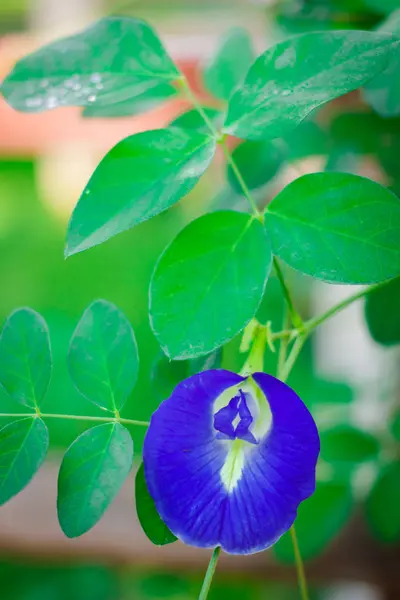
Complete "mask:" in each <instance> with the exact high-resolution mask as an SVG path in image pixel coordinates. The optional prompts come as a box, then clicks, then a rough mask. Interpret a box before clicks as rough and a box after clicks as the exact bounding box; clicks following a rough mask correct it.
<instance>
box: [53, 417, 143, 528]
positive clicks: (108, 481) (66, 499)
mask: <svg viewBox="0 0 400 600" xmlns="http://www.w3.org/2000/svg"><path fill="white" fill-rule="evenodd" d="M132 459H133V442H132V438H131V435H130V433H129V431H128V430H127V429H126V428H125V427H123V426H122V425H121V424H120V423H116V422H114V423H106V424H105V425H98V426H97V427H93V428H92V429H89V430H88V431H85V433H83V434H82V435H80V436H79V437H78V438H77V439H76V440H75V441H74V443H73V444H72V445H71V446H70V447H69V448H68V450H67V451H66V453H65V455H64V458H63V461H62V463H61V468H60V473H59V476H58V497H57V511H58V520H59V522H60V525H61V529H62V530H63V532H64V533H65V535H66V536H67V537H71V538H72V537H78V536H80V535H82V534H83V533H86V531H89V529H91V528H92V527H93V526H94V525H95V524H96V523H97V522H98V521H99V520H100V519H101V517H102V516H103V514H104V513H105V511H106V510H107V508H108V507H109V506H110V504H111V503H112V502H113V500H114V499H115V497H116V496H117V494H118V492H119V490H120V489H121V486H122V484H123V483H124V481H125V479H126V477H127V476H128V474H129V471H130V469H131V466H132Z"/></svg>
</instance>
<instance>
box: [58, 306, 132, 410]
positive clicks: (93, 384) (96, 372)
mask: <svg viewBox="0 0 400 600" xmlns="http://www.w3.org/2000/svg"><path fill="white" fill-rule="evenodd" d="M68 367H69V372H70V374H71V377H72V380H73V382H74V383H75V385H76V387H77V388H78V390H79V391H80V392H81V394H83V395H84V396H85V397H86V398H87V399H88V400H90V401H91V402H93V403H94V404H97V405H98V406H101V408H104V409H106V410H109V411H111V412H114V413H115V412H117V411H119V410H120V409H121V408H122V407H123V405H124V404H125V402H126V400H127V399H128V396H129V394H130V393H131V392H132V390H133V388H134V386H135V383H136V380H137V375H138V368H139V356H138V349H137V344H136V339H135V334H134V332H133V329H132V327H131V325H130V323H129V321H128V319H127V318H126V317H125V315H124V313H123V312H122V311H120V310H119V309H118V308H117V307H116V306H114V304H111V303H110V302H106V301H105V300H97V302H93V304H91V305H90V306H89V307H88V308H87V309H86V310H85V312H84V313H83V315H82V318H81V320H80V321H79V323H78V326H77V328H76V329H75V332H74V334H73V336H72V339H71V344H70V348H69V353H68Z"/></svg>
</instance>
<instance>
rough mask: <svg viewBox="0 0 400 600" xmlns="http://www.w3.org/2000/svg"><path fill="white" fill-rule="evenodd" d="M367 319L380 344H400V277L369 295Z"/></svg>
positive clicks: (374, 337) (366, 307)
mask: <svg viewBox="0 0 400 600" xmlns="http://www.w3.org/2000/svg"><path fill="white" fill-rule="evenodd" d="M365 318H366V320H367V324H368V329H369V332H370V334H371V335H372V337H373V339H374V340H375V341H376V342H378V344H383V345H384V346H393V345H395V344H400V277H397V278H396V279H392V280H391V281H389V283H387V284H385V285H384V286H382V287H380V288H378V289H376V290H375V291H373V292H371V293H370V294H368V296H367V299H366V302H365Z"/></svg>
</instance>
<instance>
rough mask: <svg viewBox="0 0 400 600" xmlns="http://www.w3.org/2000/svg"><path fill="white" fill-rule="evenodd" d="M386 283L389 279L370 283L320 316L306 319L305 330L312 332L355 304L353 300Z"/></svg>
mask: <svg viewBox="0 0 400 600" xmlns="http://www.w3.org/2000/svg"><path fill="white" fill-rule="evenodd" d="M385 283H387V281H384V282H383V283H375V284H374V285H370V286H368V287H367V288H364V289H362V290H360V291H358V292H356V293H355V294H353V295H352V296H349V297H348V298H345V299H344V300H342V302H339V304H335V306H332V308H329V309H328V310H327V311H326V312H324V313H322V314H321V315H319V316H318V317H314V318H313V319H310V320H309V321H306V322H305V323H304V331H306V332H307V333H310V332H311V331H313V330H314V329H315V328H316V327H318V326H319V325H321V324H322V323H324V322H325V321H327V320H328V319H330V318H331V317H333V316H335V315H336V314H337V313H338V312H340V311H341V310H343V309H344V308H347V307H348V306H350V304H353V302H355V301H356V300H360V298H363V297H364V296H367V295H368V294H370V293H371V292H374V291H375V290H377V289H378V288H380V287H382V286H383V285H385Z"/></svg>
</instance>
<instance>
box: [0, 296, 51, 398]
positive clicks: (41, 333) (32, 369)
mask: <svg viewBox="0 0 400 600" xmlns="http://www.w3.org/2000/svg"><path fill="white" fill-rule="evenodd" d="M51 367H52V365H51V349H50V338H49V330H48V328H47V325H46V322H45V321H44V319H43V318H42V317H41V316H40V315H39V314H38V313H37V312H35V311H33V310H31V309H30V308H20V309H18V310H16V311H14V312H13V313H12V314H11V315H10V316H9V317H8V319H7V321H6V322H5V324H4V327H3V332H2V334H1V337H0V384H1V385H2V386H3V387H4V389H5V390H6V392H7V393H8V394H9V395H10V396H11V398H13V399H14V400H16V401H17V402H20V403H21V404H25V406H29V407H31V408H35V407H36V406H38V405H39V404H40V402H41V401H42V400H43V397H44V395H45V393H46V391H47V388H48V386H49V382H50V376H51Z"/></svg>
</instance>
